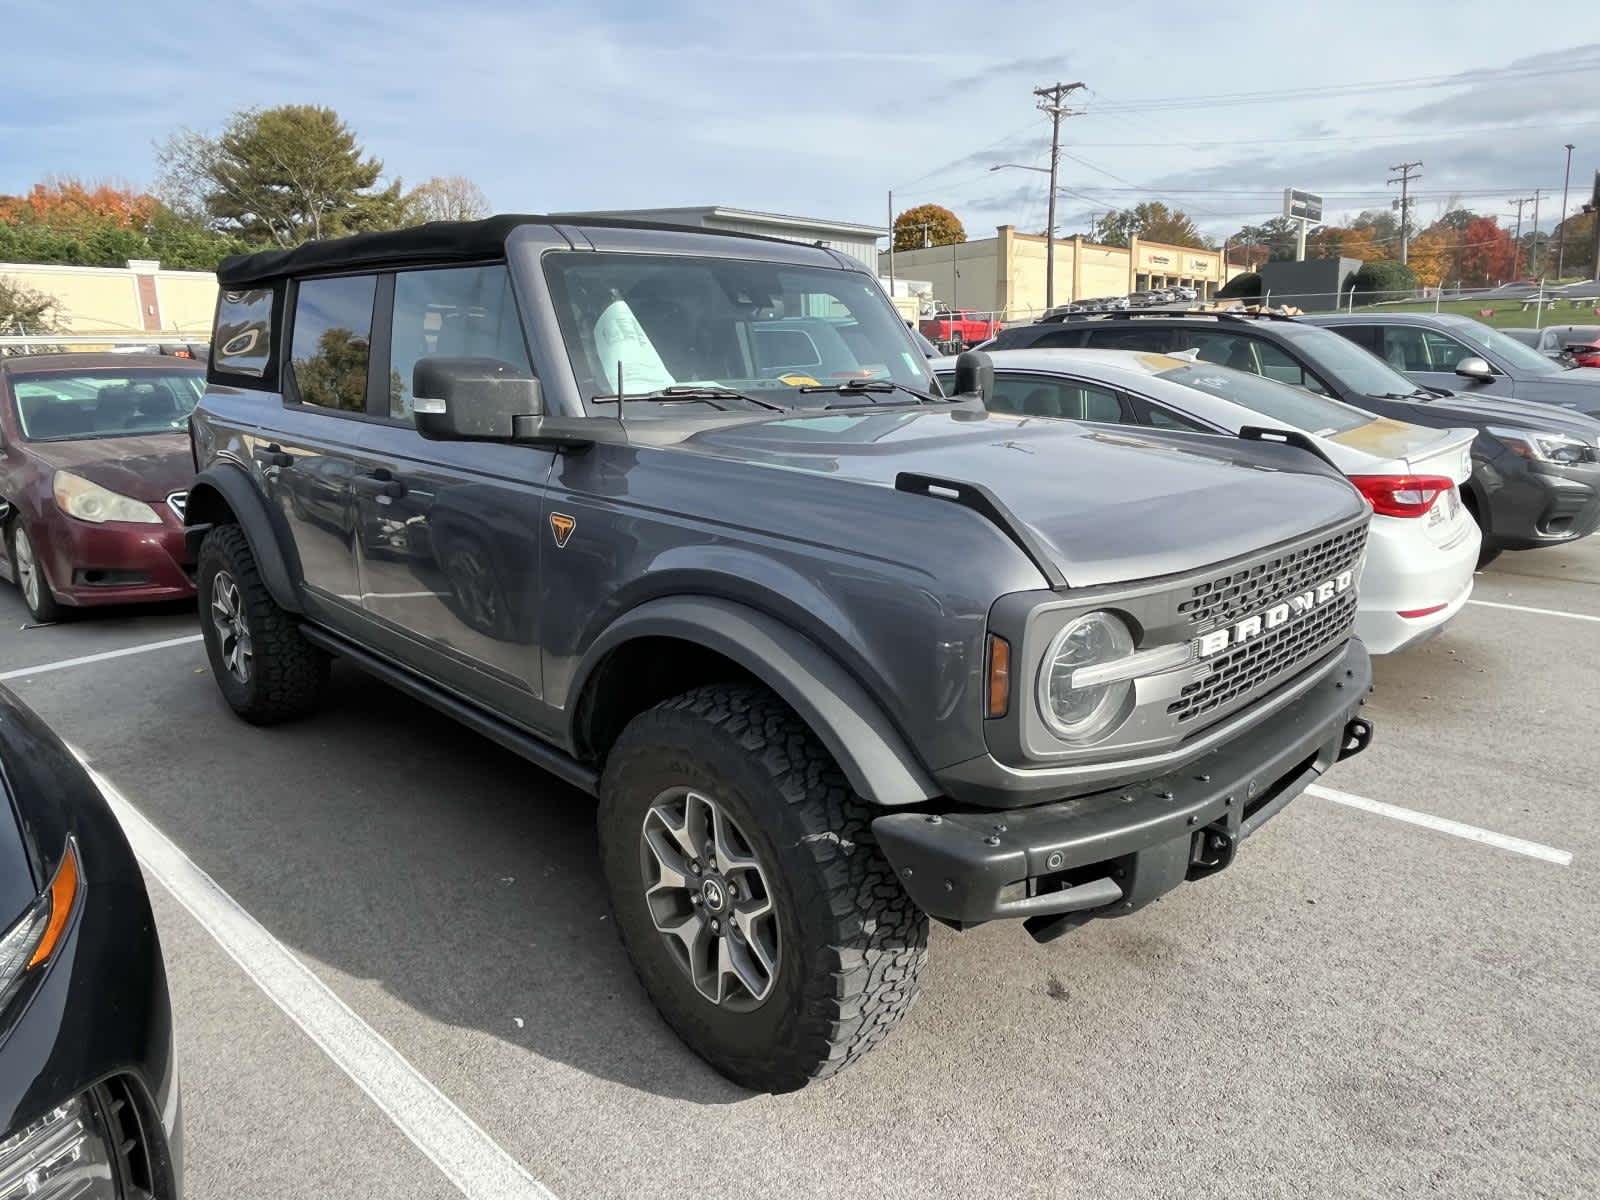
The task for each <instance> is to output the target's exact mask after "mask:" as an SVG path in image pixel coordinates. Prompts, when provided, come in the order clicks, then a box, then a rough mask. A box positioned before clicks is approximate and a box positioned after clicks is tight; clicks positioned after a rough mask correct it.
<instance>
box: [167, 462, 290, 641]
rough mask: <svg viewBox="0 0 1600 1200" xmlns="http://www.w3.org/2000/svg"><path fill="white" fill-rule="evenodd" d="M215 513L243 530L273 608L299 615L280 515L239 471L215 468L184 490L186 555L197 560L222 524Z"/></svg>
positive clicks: (287, 536)
mask: <svg viewBox="0 0 1600 1200" xmlns="http://www.w3.org/2000/svg"><path fill="white" fill-rule="evenodd" d="M219 508H220V509H223V510H225V511H226V512H228V513H231V514H232V517H233V520H234V521H235V522H236V523H237V524H238V526H239V528H240V529H241V530H243V532H244V537H245V541H247V542H249V543H250V553H251V555H252V556H253V557H254V558H255V560H256V569H257V570H258V571H260V572H261V582H262V583H264V584H266V585H267V591H269V592H270V593H272V598H273V600H275V601H276V602H277V604H278V607H279V608H282V609H284V610H285V611H287V612H292V613H298V612H301V611H302V608H301V604H300V591H299V588H298V587H296V580H298V579H299V578H300V559H299V556H298V555H297V554H296V553H295V549H294V539H293V537H292V535H291V534H290V532H289V528H288V524H287V523H286V522H285V521H284V519H283V514H282V513H280V512H279V511H278V510H277V509H276V508H275V507H273V506H272V505H270V504H269V503H268V502H267V501H266V500H265V499H264V498H263V497H262V495H261V492H260V489H258V488H257V487H256V485H255V483H254V482H253V481H252V480H251V478H250V476H249V475H248V474H247V473H246V472H245V470H244V469H243V468H242V467H238V466H235V465H234V464H232V463H218V464H217V465H215V466H211V467H207V468H206V469H205V470H204V471H201V472H200V474H199V475H197V476H195V480H194V482H193V483H192V484H190V485H189V498H188V500H187V501H186V502H185V504H184V515H183V523H184V526H185V530H184V539H185V543H186V545H187V547H188V550H189V554H190V555H191V556H194V555H197V554H198V553H199V550H200V543H201V541H202V540H204V538H205V535H206V533H207V531H208V530H210V529H211V528H212V527H213V526H215V525H218V524H222V523H223V522H222V521H219V520H218V519H217V518H218V517H219V516H220V515H221V514H220V513H219V511H218V510H219Z"/></svg>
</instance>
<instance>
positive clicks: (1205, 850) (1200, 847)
mask: <svg viewBox="0 0 1600 1200" xmlns="http://www.w3.org/2000/svg"><path fill="white" fill-rule="evenodd" d="M1238 852H1239V835H1238V833H1237V832H1236V831H1235V830H1231V829H1229V828H1228V826H1227V822H1226V821H1218V822H1217V823H1216V824H1215V825H1208V826H1206V828H1204V829H1202V830H1200V832H1199V833H1197V834H1195V835H1194V839H1193V841H1192V843H1191V844H1190V847H1189V870H1188V873H1187V874H1186V875H1185V876H1184V878H1186V879H1188V880H1189V881H1190V882H1193V881H1194V880H1196V879H1204V878H1205V877H1206V876H1207V875H1215V874H1216V873H1217V872H1218V871H1220V870H1222V869H1223V868H1225V867H1227V866H1228V865H1229V864H1231V863H1232V862H1233V856H1234V855H1235V854H1237V853H1238Z"/></svg>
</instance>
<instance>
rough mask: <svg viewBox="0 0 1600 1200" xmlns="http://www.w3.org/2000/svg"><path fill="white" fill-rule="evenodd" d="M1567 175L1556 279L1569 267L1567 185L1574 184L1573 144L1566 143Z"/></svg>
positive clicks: (1562, 199)
mask: <svg viewBox="0 0 1600 1200" xmlns="http://www.w3.org/2000/svg"><path fill="white" fill-rule="evenodd" d="M1566 149H1567V173H1566V174H1565V175H1563V176H1562V177H1561V225H1560V229H1561V238H1560V240H1559V241H1558V242H1557V244H1556V278H1557V279H1560V278H1561V273H1562V271H1563V269H1564V268H1565V267H1566V265H1567V184H1569V183H1571V182H1572V143H1571V142H1567V143H1566Z"/></svg>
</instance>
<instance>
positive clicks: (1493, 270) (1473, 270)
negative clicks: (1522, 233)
mask: <svg viewBox="0 0 1600 1200" xmlns="http://www.w3.org/2000/svg"><path fill="white" fill-rule="evenodd" d="M1516 271H1517V247H1516V245H1515V243H1513V242H1512V240H1511V234H1510V233H1509V232H1507V231H1506V230H1505V229H1503V228H1501V226H1500V222H1498V221H1496V220H1495V219H1494V218H1493V217H1474V218H1473V219H1472V220H1470V221H1468V222H1467V224H1466V226H1465V227H1464V228H1463V229H1462V231H1461V282H1462V283H1463V284H1467V285H1493V284H1498V283H1502V282H1504V281H1505V280H1507V279H1510V278H1511V277H1512V276H1513V275H1515V274H1516Z"/></svg>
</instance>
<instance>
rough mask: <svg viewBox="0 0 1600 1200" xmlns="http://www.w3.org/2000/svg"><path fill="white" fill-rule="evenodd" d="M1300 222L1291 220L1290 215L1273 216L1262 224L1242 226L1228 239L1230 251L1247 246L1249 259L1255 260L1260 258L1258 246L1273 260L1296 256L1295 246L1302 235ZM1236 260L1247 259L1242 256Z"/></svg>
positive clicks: (1288, 258)
mask: <svg viewBox="0 0 1600 1200" xmlns="http://www.w3.org/2000/svg"><path fill="white" fill-rule="evenodd" d="M1299 225H1300V223H1299V222H1298V221H1291V220H1289V218H1288V217H1273V218H1272V220H1270V221H1265V222H1263V223H1262V224H1260V225H1245V226H1242V227H1241V228H1240V230H1239V232H1237V233H1235V234H1234V235H1233V236H1232V237H1230V238H1229V239H1228V244H1229V248H1230V252H1231V251H1233V250H1236V249H1238V248H1239V247H1245V251H1246V254H1248V261H1250V262H1254V261H1256V260H1257V259H1258V258H1260V257H1261V256H1260V254H1259V253H1257V252H1256V251H1257V248H1258V247H1259V248H1260V249H1264V250H1265V251H1266V258H1267V259H1268V260H1269V261H1271V262H1283V261H1285V260H1290V259H1293V258H1294V255H1295V247H1296V244H1297V242H1298V239H1299V236H1300V229H1299ZM1236 261H1241V262H1242V261H1247V260H1246V258H1245V257H1243V256H1241V257H1240V258H1238V259H1237V260H1236Z"/></svg>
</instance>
